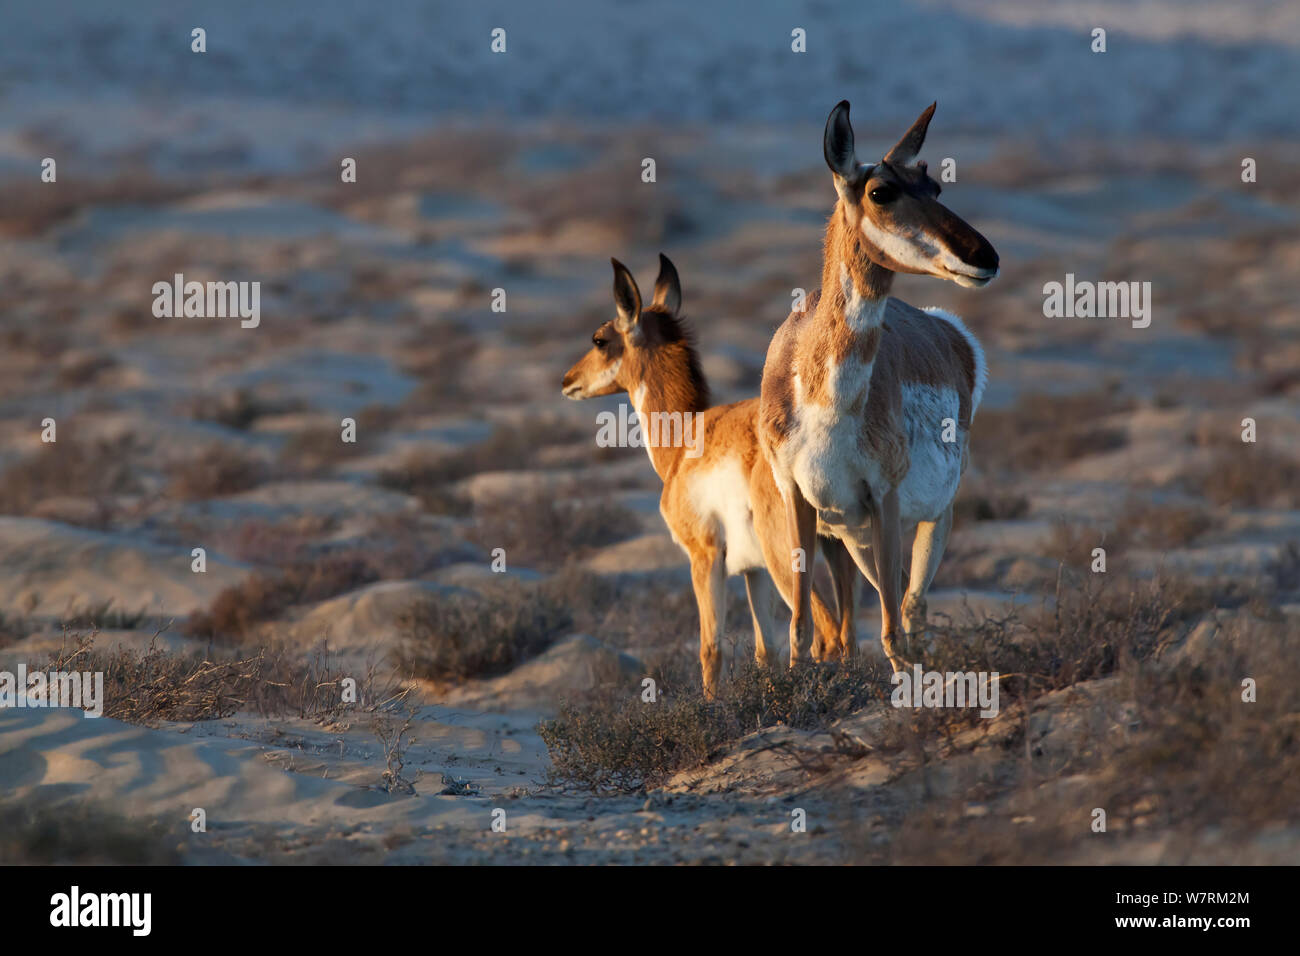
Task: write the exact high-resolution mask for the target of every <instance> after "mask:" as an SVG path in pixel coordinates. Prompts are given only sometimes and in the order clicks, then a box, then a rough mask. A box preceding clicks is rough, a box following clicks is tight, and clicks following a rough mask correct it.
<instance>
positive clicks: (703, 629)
mask: <svg viewBox="0 0 1300 956" xmlns="http://www.w3.org/2000/svg"><path fill="white" fill-rule="evenodd" d="M691 584H692V585H694V587H695V603H696V605H697V606H698V607H699V611H700V674H701V677H702V678H703V681H704V696H705V697H708V698H710V699H711V698H712V697H713V696H714V695H715V694H716V693H717V689H718V678H719V676H720V675H721V673H722V649H721V647H720V646H719V643H720V641H721V640H722V633H723V628H724V626H725V625H726V618H727V563H726V560H725V559H724V557H723V552H722V550H721V549H720V548H718V549H711V550H709V551H706V552H705V553H704V554H701V555H700V556H698V557H694V558H692V559H691Z"/></svg>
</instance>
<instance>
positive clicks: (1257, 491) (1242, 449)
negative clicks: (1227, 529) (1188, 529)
mask: <svg viewBox="0 0 1300 956" xmlns="http://www.w3.org/2000/svg"><path fill="white" fill-rule="evenodd" d="M1184 484H1185V485H1186V487H1187V488H1188V490H1191V491H1194V492H1196V493H1198V494H1202V495H1204V496H1205V497H1206V498H1208V499H1209V500H1210V501H1212V502H1214V503H1215V504H1217V505H1222V506H1224V507H1229V508H1288V509H1294V508H1300V464H1297V463H1296V462H1295V461H1293V460H1292V459H1290V458H1287V457H1283V456H1282V455H1280V454H1278V453H1277V452H1275V451H1271V450H1270V449H1268V448H1266V447H1264V446H1262V445H1259V444H1255V443H1248V442H1235V443H1233V444H1231V445H1221V446H1220V448H1219V451H1218V452H1217V453H1216V455H1215V457H1214V460H1213V462H1212V463H1211V464H1210V465H1209V466H1208V467H1207V468H1204V469H1202V470H1201V471H1199V472H1197V473H1196V474H1195V475H1192V476H1190V477H1188V478H1187V479H1186V480H1185V482H1184Z"/></svg>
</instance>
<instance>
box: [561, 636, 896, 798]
mask: <svg viewBox="0 0 1300 956" xmlns="http://www.w3.org/2000/svg"><path fill="white" fill-rule="evenodd" d="M692 672H693V673H695V675H696V676H695V681H694V683H693V684H690V683H685V682H681V683H675V684H674V683H668V684H666V685H661V694H660V696H659V699H658V700H657V701H655V702H654V703H648V702H645V701H643V700H642V699H641V686H640V685H639V684H638V685H636V686H632V687H628V688H626V689H625V692H624V693H623V694H622V695H621V696H609V697H606V698H604V699H602V700H598V701H595V702H584V703H583V704H582V705H574V704H569V703H566V704H564V705H563V706H562V707H561V709H560V713H559V715H558V716H557V717H556V718H555V719H554V720H549V721H545V722H543V723H542V724H541V725H540V726H539V728H538V733H539V734H540V735H541V737H542V740H543V741H544V742H545V743H546V747H547V750H548V751H549V752H550V756H551V764H552V769H551V778H552V782H553V783H556V784H561V785H567V786H573V787H578V788H580V789H584V790H590V791H592V792H594V793H606V792H636V791H639V790H644V789H647V788H650V787H655V786H660V785H662V784H663V783H664V782H665V781H666V780H667V779H668V778H669V777H670V776H672V775H673V774H674V773H676V772H678V771H680V770H686V769H689V768H691V767H696V766H699V765H701V764H703V763H705V762H707V761H708V760H709V759H710V758H711V757H712V756H713V755H714V754H715V753H716V752H717V751H718V750H719V749H720V748H722V747H723V746H725V745H726V744H728V743H731V742H733V741H735V740H739V739H740V738H741V737H744V736H745V735H746V734H749V733H752V732H754V731H756V730H761V729H763V728H765V727H772V726H776V725H785V726H788V727H795V728H799V729H803V730H824V729H826V728H828V727H830V725H831V724H833V723H834V722H835V721H836V720H838V719H840V718H842V717H846V716H848V715H849V714H850V713H852V712H853V711H855V710H859V709H861V708H862V707H865V706H867V705H868V704H871V703H875V702H878V701H881V700H884V699H886V698H887V696H888V695H887V691H888V688H889V682H888V679H887V677H886V676H885V673H884V671H882V670H879V669H878V668H876V667H875V666H873V665H871V664H868V663H866V662H864V661H862V660H861V659H858V660H855V661H853V662H851V663H850V664H848V665H842V666H839V667H835V668H826V667H820V666H808V667H798V668H793V669H792V668H788V667H772V668H762V667H759V666H758V665H757V664H754V663H753V662H752V661H745V662H744V663H743V664H740V665H739V666H738V667H737V668H736V670H735V671H734V672H733V674H732V675H731V676H730V677H729V678H728V679H727V680H726V681H724V682H723V683H722V686H721V688H720V690H719V693H718V696H717V698H716V699H715V700H706V699H705V698H704V695H703V692H702V690H701V689H700V687H699V684H698V673H697V672H695V671H694V669H692ZM661 676H662V675H661ZM675 688H680V689H675Z"/></svg>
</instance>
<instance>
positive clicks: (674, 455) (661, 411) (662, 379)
mask: <svg viewBox="0 0 1300 956" xmlns="http://www.w3.org/2000/svg"><path fill="white" fill-rule="evenodd" d="M632 371H633V372H634V373H636V381H637V384H636V385H634V386H632V388H630V389H629V390H628V394H629V395H630V396H631V399H632V407H633V408H635V409H636V413H637V419H638V420H639V421H640V423H641V435H642V438H643V439H644V441H645V443H646V451H647V452H648V453H649V455H650V464H651V466H652V467H653V468H654V470H655V473H656V474H657V475H658V476H659V477H660V479H664V478H666V477H667V476H668V475H669V474H671V473H672V472H673V471H674V470H676V468H677V465H678V464H679V462H680V460H681V458H682V457H683V455H684V454H685V453H686V451H687V449H686V447H685V445H684V443H683V442H678V443H673V442H672V440H671V439H672V438H673V432H672V431H671V429H669V434H667V435H663V434H660V440H659V444H657V445H653V444H651V437H652V434H653V433H652V431H651V429H652V428H655V427H658V428H659V429H660V432H661V433H662V431H663V430H664V429H663V427H662V426H663V423H664V422H670V423H675V422H680V428H681V429H682V431H681V432H680V434H681V435H682V436H684V437H689V438H693V439H694V440H696V441H698V440H699V432H698V429H699V419H698V416H699V413H700V412H702V411H704V410H705V409H706V408H708V407H709V402H710V396H709V384H708V381H707V380H706V379H705V378H704V373H703V371H702V370H701V369H700V362H699V356H698V355H697V353H696V352H695V349H694V347H693V346H692V345H691V344H690V343H689V342H688V341H687V340H685V339H683V340H681V341H678V342H672V343H668V344H666V345H662V346H660V347H659V348H657V349H655V350H654V352H652V353H651V354H650V355H648V356H647V357H645V358H644V359H642V360H641V361H639V362H636V363H635V366H634V368H633V369H632ZM665 415H666V416H667V418H665V417H663V416H665ZM687 416H689V417H687ZM688 429H689V431H688Z"/></svg>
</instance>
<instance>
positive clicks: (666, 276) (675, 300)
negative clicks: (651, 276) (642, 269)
mask: <svg viewBox="0 0 1300 956" xmlns="http://www.w3.org/2000/svg"><path fill="white" fill-rule="evenodd" d="M654 305H655V306H657V307H658V308H661V309H663V310H664V311H665V312H667V313H668V314H669V315H676V314H677V313H678V312H679V311H681V308H682V281H681V279H679V278H677V269H676V267H675V266H674V265H673V262H672V260H671V259H669V258H668V257H667V256H666V255H664V254H663V253H662V252H661V253H659V278H657V279H655V297H654Z"/></svg>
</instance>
